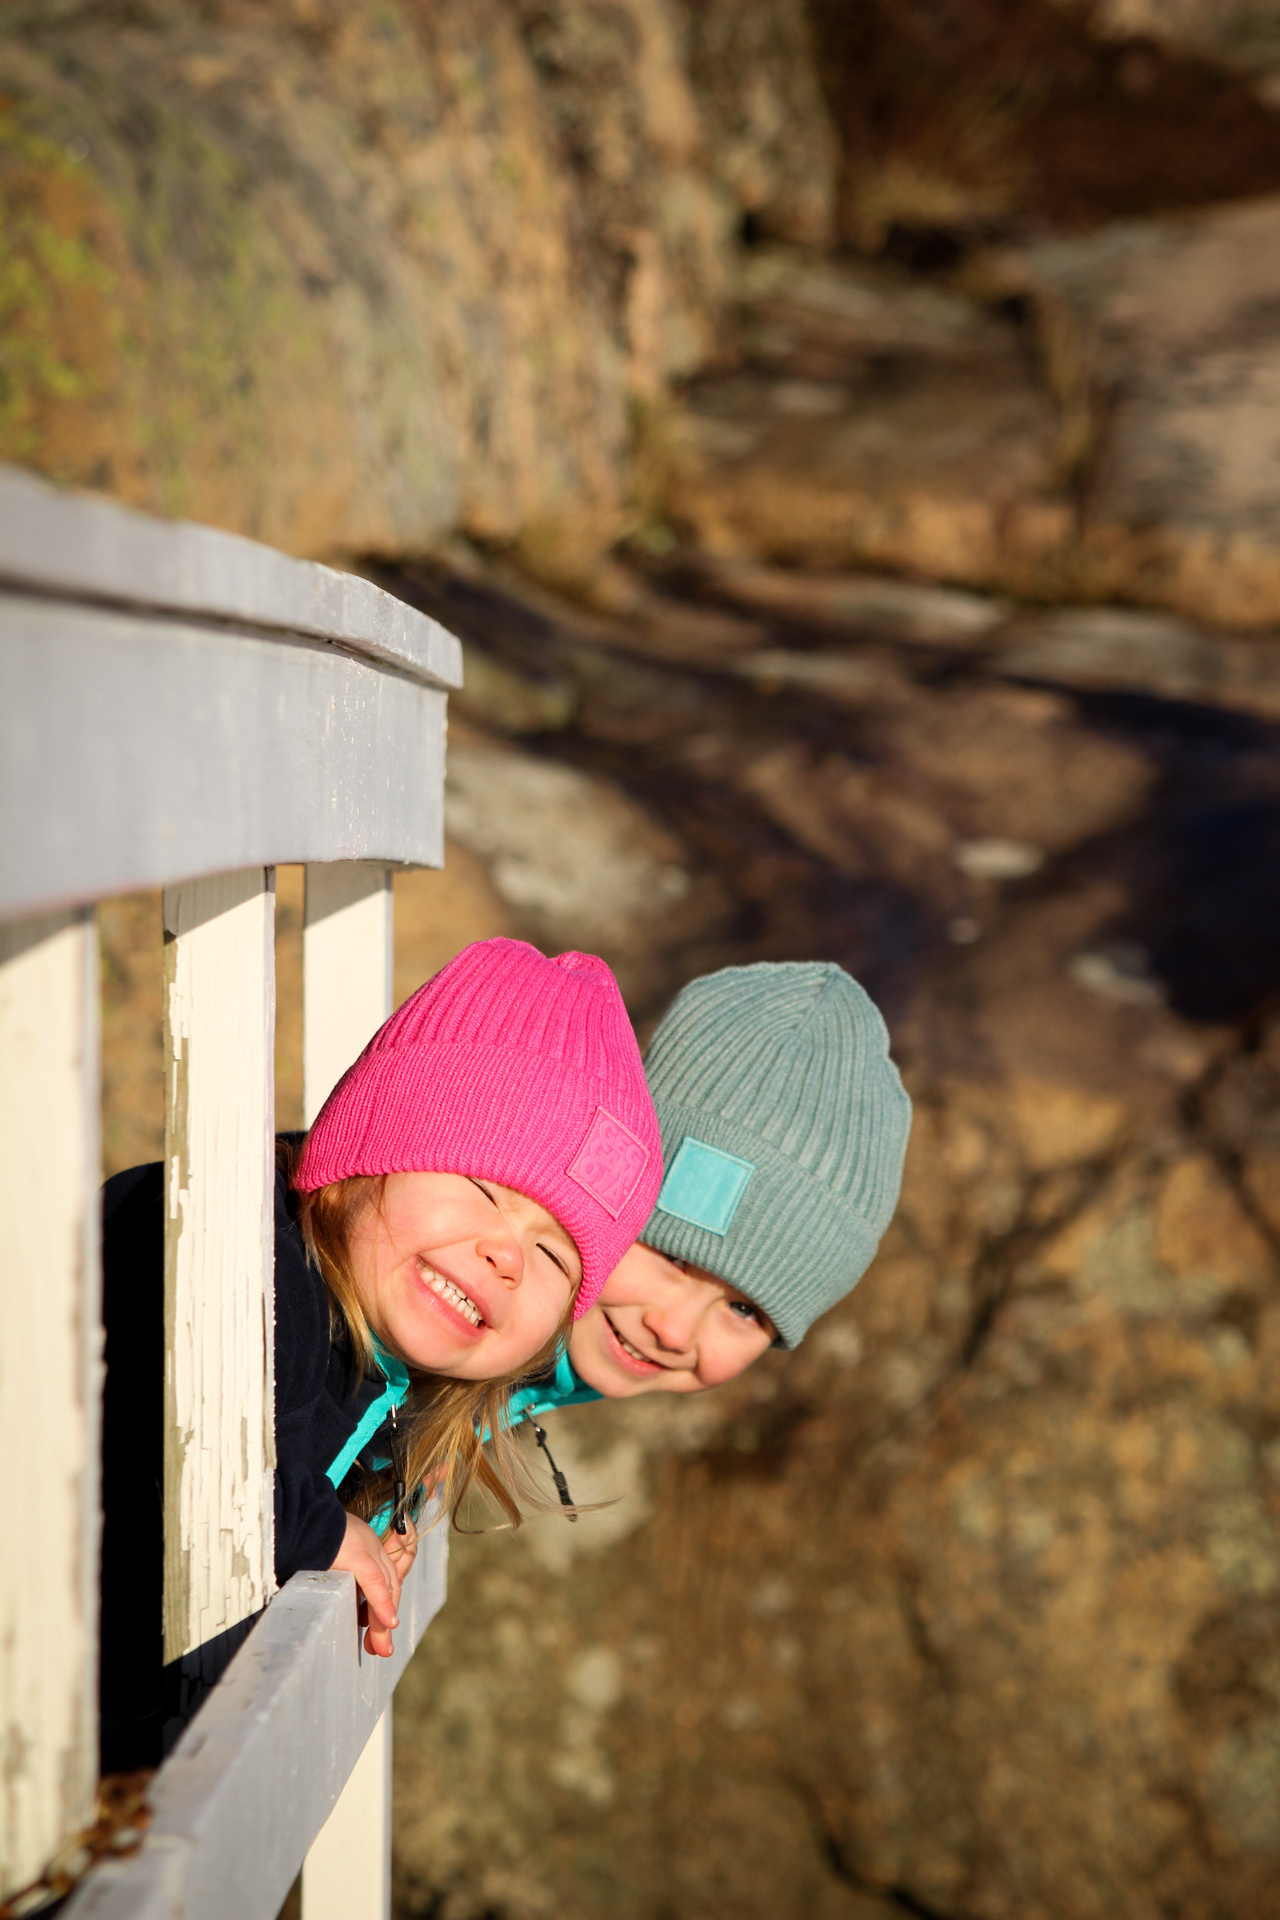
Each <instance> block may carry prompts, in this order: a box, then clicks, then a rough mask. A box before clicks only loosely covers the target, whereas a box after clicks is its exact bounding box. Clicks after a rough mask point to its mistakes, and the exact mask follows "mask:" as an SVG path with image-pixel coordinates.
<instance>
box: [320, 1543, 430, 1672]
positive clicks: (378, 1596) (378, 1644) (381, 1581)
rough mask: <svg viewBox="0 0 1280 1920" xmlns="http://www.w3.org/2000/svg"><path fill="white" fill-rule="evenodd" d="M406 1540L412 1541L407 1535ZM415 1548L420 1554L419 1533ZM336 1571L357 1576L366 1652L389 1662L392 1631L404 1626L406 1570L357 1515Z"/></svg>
mask: <svg viewBox="0 0 1280 1920" xmlns="http://www.w3.org/2000/svg"><path fill="white" fill-rule="evenodd" d="M394 1537H395V1536H393V1538H394ZM405 1537H406V1538H408V1536H407V1535H406V1536H405ZM413 1545H414V1551H415V1552H416V1551H417V1545H418V1536H417V1534H416V1533H415V1534H414V1536H413ZM412 1558H413V1556H412V1554H411V1555H410V1557H409V1560H408V1561H403V1562H402V1569H403V1572H407V1571H408V1568H409V1566H410V1565H411V1564H412ZM332 1571H333V1572H335V1573H352V1574H354V1575H355V1580H356V1585H357V1586H358V1587H359V1589H360V1594H361V1607H360V1623H361V1625H362V1626H364V1627H365V1628H366V1632H365V1636H364V1644H365V1648H366V1651H367V1652H369V1653H377V1654H381V1656H382V1657H383V1659H387V1658H388V1657H389V1656H390V1655H391V1654H392V1653H393V1652H394V1650H395V1649H394V1647H393V1645H392V1641H391V1629H392V1628H393V1627H398V1626H399V1625H400V1617H399V1614H398V1612H397V1608H398V1606H399V1604H400V1581H401V1578H402V1571H401V1570H398V1569H397V1566H396V1562H395V1560H394V1559H393V1558H392V1556H391V1555H390V1554H389V1553H388V1552H387V1550H386V1548H385V1547H384V1546H383V1544H382V1542H381V1540H379V1538H378V1536H377V1534H376V1533H375V1532H374V1530H373V1528H372V1527H371V1526H369V1525H367V1523H366V1522H365V1521H363V1520H357V1519H356V1516H355V1514H354V1513H349V1514H348V1515H347V1531H346V1534H345V1536H344V1538H343V1542H342V1545H341V1547H340V1548H339V1550H338V1556H337V1558H336V1559H335V1561H334V1563H333V1568H332Z"/></svg>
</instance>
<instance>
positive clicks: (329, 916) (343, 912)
mask: <svg viewBox="0 0 1280 1920" xmlns="http://www.w3.org/2000/svg"><path fill="white" fill-rule="evenodd" d="M391 910H392V909H391V875H390V872H389V871H388V869H387V868H386V867H380V866H376V865H374V864H373V862H371V861H367V860H337V861H334V862H333V863H332V864H331V865H326V866H310V867H308V868H307V880H306V901H305V905H304V907H303V932H302V1107H303V1118H304V1121H305V1123H306V1125H307V1126H310V1125H311V1122H312V1121H313V1120H314V1119H315V1117H316V1115H317V1114H318V1113H319V1111H320V1109H321V1107H322V1106H323V1105H324V1102H325V1100H326V1098H327V1096H328V1094H329V1093H330V1091H331V1090H332V1088H333V1087H334V1086H335V1085H336V1084H337V1082H338V1080H339V1079H340V1078H341V1077H342V1075H343V1074H344V1073H345V1072H346V1070H347V1068H348V1067H349V1066H350V1065H351V1063H352V1061H353V1060H354V1059H355V1057H356V1055H357V1054H358V1053H359V1052H360V1050H361V1048H362V1047H363V1046H364V1045H365V1042H366V1041H368V1040H371V1039H372V1038H373V1036H374V1034H375V1033H376V1032H377V1030H378V1028H379V1027H380V1026H381V1025H382V1023H383V1021H384V1020H385V1019H386V1017H387V1015H388V1014H389V1013H390V1011H391V963H392V928H391Z"/></svg>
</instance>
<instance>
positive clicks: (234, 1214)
mask: <svg viewBox="0 0 1280 1920" xmlns="http://www.w3.org/2000/svg"><path fill="white" fill-rule="evenodd" d="M164 926H165V1158H166V1160H167V1163H168V1179H167V1183H166V1185H167V1193H168V1208H167V1215H168V1217H167V1220H166V1223H165V1489H164V1492H165V1595H164V1646H165V1659H166V1661H169V1660H175V1659H177V1658H178V1656H179V1655H181V1654H184V1653H187V1652H190V1651H191V1649H193V1648H195V1647H198V1646H201V1645H202V1644H203V1643H204V1642H205V1641H208V1640H212V1639H213V1638H214V1637H215V1636H216V1635H218V1634H219V1633H221V1632H223V1631H224V1629H226V1628H227V1627H232V1626H235V1625H236V1624H237V1623H238V1622H239V1621H241V1620H244V1619H247V1618H248V1616H249V1615H250V1614H252V1613H256V1612H257V1610H258V1609H259V1608H260V1607H261V1606H262V1605H263V1604H264V1603H265V1601H266V1600H267V1598H268V1597H269V1595H270V1594H271V1592H272V1591H273V1590H274V1584H275V1582H274V1552H273V1546H272V1539H271V1531H272V1513H273V1504H272V1480H271V1469H270V1465H269V1452H268V1446H267V1438H266V1436H267V1427H268V1423H269V1418H270V1409H271V1405H272V1387H271V1341H270V1338H269V1329H270V1328H271V1326H272V1314H271V1308H270V1302H271V1297H272V1282H273V1276H274V1221H273V1196H274V1180H275V1175H274V1161H275V1113H274V1106H275V1102H274V1068H273V1041H274V1033H275V967H274V951H275V874H274V870H273V869H271V868H262V867H249V868H244V869H242V870H241V871H239V872H237V873H227V874H217V875H215V876H213V877H212V878H211V879H207V880H193V881H190V882H188V883H187V884H186V885H184V886H179V887H169V888H166V890H165V895H164Z"/></svg>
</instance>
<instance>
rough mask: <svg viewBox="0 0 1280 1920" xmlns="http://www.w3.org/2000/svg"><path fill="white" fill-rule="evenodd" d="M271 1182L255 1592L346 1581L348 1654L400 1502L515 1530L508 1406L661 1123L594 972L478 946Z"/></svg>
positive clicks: (126, 1450) (152, 1315)
mask: <svg viewBox="0 0 1280 1920" xmlns="http://www.w3.org/2000/svg"><path fill="white" fill-rule="evenodd" d="M279 1160H280V1169H279V1173H278V1177H277V1183H276V1269H275V1299H276V1326H275V1383H276V1385H275V1395H276V1404H275V1415H276V1453H277V1467H276V1476H275V1508H276V1511H275V1557H276V1577H277V1580H278V1581H279V1582H280V1584H282V1585H283V1583H284V1582H285V1581H286V1580H287V1579H289V1578H290V1576H291V1575H292V1574H294V1573H296V1572H298V1571H299V1570H300V1569H302V1568H317V1569H321V1568H327V1567H340V1568H344V1569H346V1570H347V1571H349V1572H351V1573H353V1574H354V1575H355V1577H356V1581H357V1583H358V1585H359V1587H360V1589H361V1592H362V1594H363V1596H364V1601H365V1605H366V1607H367V1613H368V1632H367V1635H366V1641H365V1644H366V1646H367V1648H368V1649H369V1651H370V1652H373V1653H382V1654H387V1653H390V1652H391V1635H392V1631H393V1629H394V1626H395V1624H396V1600H397V1596H398V1593H399V1587H400V1580H401V1577H402V1574H403V1572H404V1570H405V1569H406V1567H407V1564H408V1561H409V1560H410V1559H411V1558H412V1553H413V1542H414V1538H415V1536H414V1535H413V1532H412V1519H411V1514H412V1509H413V1506H414V1498H413V1496H414V1493H415V1492H416V1491H417V1490H418V1489H420V1488H421V1486H422V1483H423V1481H424V1480H428V1481H431V1482H434V1483H437V1484H439V1485H440V1486H441V1488H442V1492H443V1497H444V1502H445V1504H446V1505H447V1506H448V1507H449V1508H450V1509H451V1510H456V1507H457V1504H458V1502H459V1500H460V1499H461V1498H462V1496H463V1494H464V1493H465V1492H466V1490H467V1488H468V1487H469V1486H470V1485H472V1484H473V1483H474V1484H476V1485H477V1486H479V1487H480V1488H481V1489H482V1490H483V1491H484V1492H486V1493H487V1494H488V1495H489V1496H490V1497H491V1498H492V1499H493V1500H494V1501H495V1502H496V1503H497V1505H498V1506H499V1507H500V1508H501V1509H502V1510H503V1511H504V1512H505V1513H506V1515H507V1517H508V1519H509V1520H511V1521H512V1522H514V1523H518V1521H519V1518H520V1513H519V1507H518V1505H517V1500H516V1486H517V1474H516V1468H515V1456H514V1452H513V1449H512V1447H511V1443H510V1441H509V1438H508V1429H509V1426H510V1422H509V1420H508V1418H507V1413H506V1405H507V1399H508V1396H509V1394H510V1392H511V1390H512V1388H513V1387H514V1386H515V1385H516V1384H517V1383H518V1382H519V1381H521V1380H522V1379H524V1378H527V1377H528V1376H529V1375H530V1374H531V1373H534V1374H536V1373H538V1372H539V1371H540V1370H542V1369H545V1368H546V1367H547V1366H548V1365H550V1364H553V1363H554V1360H555V1357H556V1354H557V1352H558V1351H559V1350H560V1348H561V1347H562V1346H563V1344H564V1342H565V1340H566V1339H567V1336H568V1332H569V1328H570V1326H571V1324H572V1322H573V1320H574V1319H575V1318H576V1317H577V1316H578V1315H580V1314H583V1313H586V1312H587V1311H588V1310H589V1309H590V1307H591V1306H592V1304H593V1303H594V1301H595V1300H596V1298H597V1297H598V1295H599V1293H600V1290H601V1288H602V1287H603V1285H604V1283H605V1280H606V1279H607V1277H608V1275H609V1273H610V1272H611V1270H612V1269H613V1267H615V1266H616V1265H617V1263H618V1261H619V1260H620V1259H621V1257H622V1255H623V1254H624V1253H625V1252H626V1250H627V1248H628V1247H629V1246H630V1245H631V1243H632V1241H633V1240H634V1239H635V1237H636V1235H637V1233H638V1232H639V1230H640V1228H641V1227H642V1226H643V1224H644V1222H645V1220H646V1219H647V1218H648V1216H649V1213H650V1211H651V1209H652V1206H653V1201H654V1198H655V1196H656V1194H657V1189H658V1185H659V1183H660V1181H661V1178H662V1147H661V1141H660V1138H659V1134H658V1127H657V1121H656V1118H655V1115H654V1111H653V1105H652V1102H651V1101H650V1098H649V1094H648V1091H647V1088H646V1085H645V1077H644V1069H643V1067H642V1065H641V1061H640V1054H639V1050H638V1048H637V1046H636V1042H635V1037H634V1035H633V1033H632V1031H631V1026H630V1022H629V1021H628V1018H627V1014H626V1009H625V1008H624V1006H623V1004H622V998H621V995H620V994H619V992H618V988H617V984H616V982H615V981H614V978H613V975H612V974H611V973H610V971H609V969H608V967H607V966H606V965H605V964H604V962H603V961H602V960H598V959H596V958H594V957H593V956H592V955H589V954H580V953H566V954H561V955H560V956H559V958H558V959H554V960H551V959H545V958H544V957H543V955H542V954H540V953H538V952H537V950H536V949H535V948H533V947H531V946H527V945H526V944H525V943H524V942H522V941H517V940H486V941H480V942H477V943H476V944H475V945H474V946H471V947H468V948H467V949H466V950H465V951H464V952H463V953H461V954H459V955H458V957H457V959H456V960H454V961H452V962H451V963H450V964H449V965H448V966H447V967H445V968H444V969H443V971H442V972H440V973H438V974H437V975H436V976H435V978H434V979H433V980H430V981H428V982H427V983H426V985H425V986H423V987H420V988H419V989H418V991H417V992H416V993H415V994H413V995H412V996H411V997H410V998H409V999H408V1000H407V1001H406V1002H405V1003H404V1005H403V1006H402V1007H400V1008H399V1009H398V1010H397V1012H396V1013H394V1014H393V1015H392V1017H391V1018H390V1019H389V1020H388V1021H387V1022H386V1024H385V1025H384V1026H383V1027H382V1028H381V1029H380V1030H379V1031H378V1033H377V1034H375V1036H374V1038H373V1039H372V1040H371V1041H370V1043H369V1045H368V1046H367V1047H366V1048H365V1050H364V1052H363V1053H362V1054H361V1056H360V1058H359V1059H358V1060H357V1061H356V1062H355V1064H354V1065H353V1066H352V1067H351V1068H350V1069H349V1070H348V1071H347V1073H346V1074H345V1075H344V1076H343V1078H342V1079H341V1080H340V1081H339V1083H338V1085H337V1086H336V1087H335V1088H334V1090H333V1092H332V1093H331V1094H330V1096H329V1098H328V1100H327V1101H326V1103H325V1105H324V1107H323V1109H322V1110H321V1112H320V1115H319V1117H318V1118H317V1120H316V1122H315V1124H314V1126H313V1127H312V1128H311V1131H310V1133H309V1134H308V1135H307V1136H306V1139H305V1141H303V1142H302V1143H301V1149H300V1151H299V1150H298V1145H297V1143H296V1142H290V1141H288V1140H282V1142H281V1152H280V1155H279ZM162 1173H163V1169H162V1168H161V1167H160V1166H158V1165H157V1166H154V1167H138V1168H134V1169H132V1170H131V1171H130V1172H128V1173H124V1174H119V1175H117V1176H116V1177H115V1179H113V1180H111V1181H108V1183H107V1188H106V1193H105V1209H104V1223H103V1225H104V1231H103V1242H104V1280H105V1298H106V1321H107V1388H106V1396H105V1406H104V1461H103V1479H104V1507H105V1535H104V1543H103V1622H102V1630H103V1661H102V1672H103V1701H102V1708H103V1745H104V1753H103V1760H104V1764H106V1765H108V1766H109V1767H110V1768H112V1769H118V1768H120V1767H122V1766H135V1765H143V1764H147V1763H148V1759H149V1757H151V1756H152V1755H153V1753H154V1750H155V1745H156V1742H157V1741H158V1739H159V1726H160V1724H161V1719H162V1717H163V1699H162V1697H161V1694H162V1689H161V1686H160V1653H159V1633H158V1619H159V1608H158V1605H157V1607H156V1609H155V1613H154V1616H153V1617H152V1618H151V1619H146V1618H145V1617H140V1610H139V1608H138V1604H137V1597H136V1596H137V1593H138V1591H139V1590H141V1591H143V1592H144V1593H145V1592H146V1591H147V1586H148V1575H149V1573H151V1572H154V1579H155V1591H157V1593H158V1589H159V1584H160V1558H159V1555H160V1550H161V1543H160V1537H159V1529H158V1526H157V1525H156V1514H155V1512H154V1511H153V1509H152V1504H151V1501H150V1500H149V1498H148V1497H147V1492H148V1490H147V1488H146V1486H145V1484H144V1483H145V1481H146V1479H147V1478H149V1477H151V1476H152V1474H154V1476H155V1477H156V1478H157V1479H158V1478H159V1477H160V1474H161V1456H162V1439H161V1436H162V1409H161V1405H160V1396H159V1394H158V1393H157V1392H156V1390H155V1389H156V1388H157V1387H159V1385H160V1383H161V1382H162V1379H163V1372H162V1366H161V1364H160V1360H159V1356H158V1355H156V1354H155V1353H153V1352H152V1348H153V1347H154V1346H155V1344H156V1340H157V1337H159V1338H161V1339H162V1334H160V1335H159V1336H157V1329H158V1328H162V1326H163V1313H162V1307H161V1293H160V1289H161V1286H162V1274H163V1179H162ZM152 1296H154V1297H152ZM153 1402H154V1403H155V1404H154V1405H153V1404H152V1403H153ZM486 1432H487V1433H490V1434H493V1435H494V1436H495V1439H494V1440H493V1441H492V1442H491V1443H490V1445H489V1447H488V1448H487V1449H485V1448H483V1447H482V1446H481V1441H480V1437H479V1436H481V1435H483V1434H485V1433H486ZM152 1561H154V1568H152V1567H151V1566H150V1565H149V1563H150V1562H152ZM140 1563H142V1564H140ZM153 1643H154V1644H153ZM140 1678H141V1680H142V1682H143V1684H142V1685H141V1692H140V1688H139V1680H140ZM147 1683H150V1684H149V1686H148V1684H147ZM151 1694H154V1695H155V1696H156V1697H155V1698H151V1697H150V1695H151ZM157 1715H159V1716H160V1718H159V1719H158V1718H157ZM148 1729H149V1731H148Z"/></svg>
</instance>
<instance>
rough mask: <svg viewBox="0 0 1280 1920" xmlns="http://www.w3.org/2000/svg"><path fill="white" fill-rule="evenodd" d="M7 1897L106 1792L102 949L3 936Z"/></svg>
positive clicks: (0, 1829) (0, 1689)
mask: <svg viewBox="0 0 1280 1920" xmlns="http://www.w3.org/2000/svg"><path fill="white" fill-rule="evenodd" d="M0 1125H2V1126H3V1136H2V1137H0V1219H3V1221H4V1264H3V1270H2V1274H0V1316H2V1319H0V1324H2V1325H3V1343H2V1344H0V1458H3V1460H4V1462H5V1496H4V1521H5V1534H6V1550H5V1553H4V1555H3V1556H2V1557H0V1899H3V1898H4V1897H5V1896H6V1895H7V1894H9V1893H12V1892H13V1891H14V1890H15V1889H17V1888H19V1887H22V1886H25V1885H26V1883H27V1882H28V1881H30V1880H33V1879H35V1878H36V1876H37V1875H38V1874H39V1873H40V1872H41V1870H42V1869H43V1867H44V1864H45V1862H46V1861H47V1860H48V1859H50V1857H51V1856H52V1855H53V1854H54V1853H55V1852H56V1851H57V1849H58V1848H59V1847H60V1846H61V1845H62V1843H63V1842H64V1841H65V1840H66V1839H67V1838H68V1837H69V1836H70V1835H71V1834H73V1833H74V1832H75V1831H76V1830H77V1828H79V1827H81V1826H84V1825H85V1824H86V1823H87V1822H88V1821H89V1820H90V1819H91V1818H92V1816H93V1800H94V1785H95V1781H96V1778H97V1763H98V1750H97V1749H98V1741H97V1618H98V1608H97V1582H98V1542H99V1519H98V1466H97V1460H98V1419H99V1413H98V1409H99V1406H100V1400H101V1391H102V1365H101V1351H102V1336H101V1309H100V1304H99V1300H100V1295H99V1280H98V1194H97V1189H98V1182H99V1178H100V1171H101V1170H100V1164H99V1151H98V946H97V936H96V930H95V927H94V922H93V917H92V915H91V914H89V913H60V914H49V915H46V916H42V917H41V918H40V919H37V920H26V921H19V922H16V923H12V924H10V925H8V926H0Z"/></svg>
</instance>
